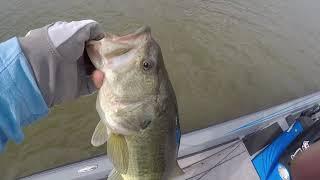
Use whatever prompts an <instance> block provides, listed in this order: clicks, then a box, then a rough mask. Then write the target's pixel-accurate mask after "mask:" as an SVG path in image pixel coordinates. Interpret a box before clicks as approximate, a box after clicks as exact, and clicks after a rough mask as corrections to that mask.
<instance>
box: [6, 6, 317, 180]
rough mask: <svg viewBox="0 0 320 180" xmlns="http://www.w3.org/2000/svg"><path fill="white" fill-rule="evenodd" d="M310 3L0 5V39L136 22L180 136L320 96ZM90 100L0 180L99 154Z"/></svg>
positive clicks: (48, 129) (32, 132)
mask: <svg viewBox="0 0 320 180" xmlns="http://www.w3.org/2000/svg"><path fill="white" fill-rule="evenodd" d="M319 9H320V1H317V0H304V1H301V0H290V1H289V0H269V1H263V0H260V1H256V0H135V1H130V0H126V1H125V0H123V1H119V0H95V1H89V0H67V1H65V0H56V1H50V0H28V1H25V0H2V1H1V2H0V40H1V41H4V40H6V39H8V38H10V37H12V36H23V35H24V34H25V33H26V32H28V31H29V30H31V29H35V28H38V27H42V26H44V25H46V24H49V23H51V22H55V21H58V20H66V21H70V20H80V19H88V18H92V19H95V20H97V21H98V22H100V23H101V24H102V26H103V27H104V28H105V30H106V31H110V32H113V33H119V34H125V33H128V32H132V31H134V30H135V29H136V28H137V27H140V26H141V25H143V24H146V25H149V26H151V28H152V34H153V36H154V37H155V39H156V40H157V41H158V42H159V43H160V46H161V48H162V51H163V55H164V60H165V64H166V66H167V70H168V72H169V75H170V78H171V80H172V83H173V86H174V88H175V91H176V94H177V98H178V104H179V111H180V119H181V126H182V129H183V132H188V131H191V130H195V129H200V128H204V127H207V126H209V125H213V124H217V123H221V122H224V121H227V120H230V119H233V118H235V117H239V116H241V115H244V114H248V113H252V112H255V111H257V110H261V109H264V108H267V107H270V106H273V105H276V104H279V103H282V102H285V101H288V100H291V99H294V98H297V97H300V96H303V95H307V94H310V93H312V92H315V91H318V90H319V89H320V78H319V76H320V23H319V15H320V14H319V11H318V10H319ZM94 103H95V96H91V97H85V98H81V99H79V100H77V101H76V102H71V103H67V104H64V105H62V106H58V107H55V108H53V109H52V111H51V113H50V115H49V117H48V118H46V119H43V120H41V121H39V123H36V124H34V125H32V126H30V127H27V128H25V130H24V132H25V133H26V138H25V141H24V142H23V143H22V144H20V145H15V144H13V143H10V144H9V146H8V147H7V149H6V151H5V152H4V153H3V154H1V155H0V174H1V179H13V178H15V177H19V176H24V175H28V174H31V173H34V172H37V171H42V170H45V169H48V168H53V167H56V166H59V165H63V164H66V163H71V162H74V161H79V160H82V159H86V158H89V157H92V156H95V155H98V154H101V153H104V152H105V149H104V148H103V147H102V148H93V147H92V146H91V144H90V138H91V135H92V132H93V130H94V127H95V126H96V124H97V123H98V120H99V119H98V116H97V114H96V111H95V107H94V106H95V104H94Z"/></svg>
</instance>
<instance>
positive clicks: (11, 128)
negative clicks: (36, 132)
mask: <svg viewBox="0 0 320 180" xmlns="http://www.w3.org/2000/svg"><path fill="white" fill-rule="evenodd" d="M47 113H48V106H47V104H46V103H45V101H44V98H43V97H42V94H41V92H40V90H39V88H38V86H37V83H36V81H35V80H34V77H33V75H32V71H31V68H30V66H29V64H28V61H27V59H26V57H25V56H24V54H23V52H22V50H21V48H20V45H19V42H18V40H17V38H12V39H10V40H8V41H6V42H3V43H1V44H0V131H2V132H0V133H3V134H4V135H5V136H6V137H4V138H2V139H4V140H5V138H7V139H13V140H14V141H15V142H17V143H19V142H21V141H22V139H23V133H22V130H21V127H22V126H25V125H28V124H30V123H32V122H33V121H35V120H37V119H39V118H41V117H43V116H45V115H47ZM4 143H5V142H4ZM2 146H3V142H2ZM0 148H2V147H0Z"/></svg>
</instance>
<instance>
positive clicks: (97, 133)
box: [91, 121, 108, 147]
mask: <svg viewBox="0 0 320 180" xmlns="http://www.w3.org/2000/svg"><path fill="white" fill-rule="evenodd" d="M107 140H108V129H107V126H106V125H105V124H103V122H102V121H99V123H98V125H97V126H96V128H95V130H94V133H93V135H92V138H91V144H92V145H93V146H95V147H97V146H101V145H102V144H104V143H105V142H107Z"/></svg>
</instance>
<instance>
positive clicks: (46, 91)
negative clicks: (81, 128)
mask: <svg viewBox="0 0 320 180" xmlns="http://www.w3.org/2000/svg"><path fill="white" fill-rule="evenodd" d="M103 37H104V31H103V30H102V28H101V26H100V25H99V24H98V23H97V22H96V21H93V20H82V21H72V22H56V23H54V24H51V25H47V26H45V27H42V28H39V29H35V30H32V31H30V32H28V33H27V35H26V37H22V38H20V39H19V41H20V44H21V47H22V50H23V52H24V54H25V56H26V57H27V59H28V61H29V64H30V66H31V69H32V70H33V75H34V77H35V79H36V81H37V84H38V86H39V89H40V91H41V93H42V95H43V97H44V99H45V101H46V103H47V105H48V107H51V106H53V105H56V104H60V103H62V102H65V101H69V100H73V99H75V98H77V97H79V96H81V95H87V94H90V93H92V92H94V91H95V90H96V88H100V87H101V85H102V81H103V78H104V75H103V73H102V72H101V71H98V70H95V69H94V67H93V65H92V63H91V61H90V60H89V57H88V56H87V55H86V51H84V49H85V43H86V42H87V41H90V40H100V39H102V38H103Z"/></svg>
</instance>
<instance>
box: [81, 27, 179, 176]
mask: <svg viewBox="0 0 320 180" xmlns="http://www.w3.org/2000/svg"><path fill="white" fill-rule="evenodd" d="M86 49H87V52H88V55H89V57H90V59H91V61H92V63H93V64H94V65H95V67H96V68H97V69H99V70H101V71H102V72H103V73H104V74H105V79H104V82H103V84H102V86H101V88H100V89H99V91H98V96H97V102H96V108H97V112H98V114H99V116H100V118H101V120H100V122H99V123H98V125H97V127H96V128H95V131H94V133H93V136H92V140H91V143H92V144H93V145H94V146H100V145H103V144H104V143H106V142H107V153H108V157H109V158H110V159H111V161H112V163H113V165H114V169H113V171H112V173H111V175H109V179H111V180H168V179H175V178H176V177H178V176H181V175H182V174H183V172H182V170H181V169H180V167H179V165H178V163H177V151H178V146H179V141H180V129H179V122H178V108H177V101H176V96H175V93H174V90H173V87H172V85H171V82H170V80H169V77H168V73H167V71H166V68H165V65H164V62H163V57H162V54H161V49H160V47H159V45H158V43H157V42H156V41H155V40H154V39H153V38H152V36H151V31H150V28H149V27H142V28H140V29H139V30H137V31H136V32H134V33H132V34H129V35H126V36H117V35H113V34H109V33H106V36H105V38H104V39H102V40H100V41H90V42H88V43H87V45H86ZM179 179H180V178H179Z"/></svg>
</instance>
